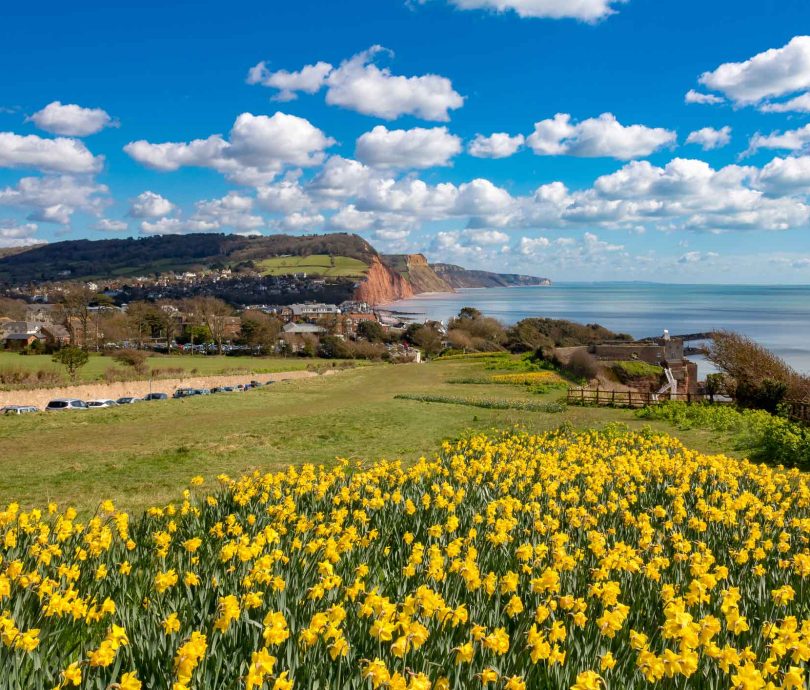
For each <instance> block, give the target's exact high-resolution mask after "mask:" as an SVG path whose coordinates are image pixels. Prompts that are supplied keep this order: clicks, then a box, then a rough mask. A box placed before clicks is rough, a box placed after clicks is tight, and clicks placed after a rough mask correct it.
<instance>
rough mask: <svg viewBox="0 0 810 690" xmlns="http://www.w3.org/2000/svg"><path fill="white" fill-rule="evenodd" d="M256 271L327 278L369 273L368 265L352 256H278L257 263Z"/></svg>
mask: <svg viewBox="0 0 810 690" xmlns="http://www.w3.org/2000/svg"><path fill="white" fill-rule="evenodd" d="M256 269H257V270H259V271H260V272H261V273H262V274H263V275H266V276H282V275H290V274H292V273H306V274H307V275H308V276H323V277H326V278H360V277H362V276H363V275H365V273H366V272H367V271H368V264H366V263H365V262H363V261H360V260H359V259H354V258H352V257H350V256H329V255H328V254H312V255H310V256H277V257H273V258H271V259H262V260H261V261H257V262H256Z"/></svg>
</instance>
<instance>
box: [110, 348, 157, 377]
mask: <svg viewBox="0 0 810 690" xmlns="http://www.w3.org/2000/svg"><path fill="white" fill-rule="evenodd" d="M113 359H115V361H116V362H118V363H119V364H123V365H124V366H126V367H131V368H132V369H134V370H135V371H136V372H138V373H139V374H146V360H147V359H149V354H148V353H146V352H144V351H143V350H119V351H118V352H116V353H115V355H113Z"/></svg>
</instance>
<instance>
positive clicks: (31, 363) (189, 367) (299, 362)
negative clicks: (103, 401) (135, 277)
mask: <svg viewBox="0 0 810 690" xmlns="http://www.w3.org/2000/svg"><path fill="white" fill-rule="evenodd" d="M309 363H311V361H310V362H309ZM307 364H308V362H307V360H303V359H296V358H285V357H228V356H225V355H204V356H203V355H194V356H191V355H171V356H169V355H154V356H152V357H149V358H148V359H147V360H146V366H147V368H148V369H149V370H150V371H152V370H155V369H156V370H158V371H159V370H161V369H183V370H184V371H186V372H189V373H191V372H193V371H194V370H196V372H195V373H196V374H198V375H200V376H216V375H218V374H229V373H232V372H233V373H239V372H244V373H248V374H251V373H255V374H273V373H275V372H278V371H297V370H299V369H306V368H307ZM109 367H117V368H122V365H120V364H118V363H117V362H116V361H115V360H114V359H113V358H112V357H103V356H101V355H96V354H91V355H90V360H89V361H88V363H87V365H86V366H85V367H83V368H82V369H81V370H80V372H79V380H80V382H81V381H98V380H100V379H102V378H103V377H104V372H105V371H106V370H107V369H108V368H109ZM2 369H23V370H26V371H32V372H35V371H38V370H45V371H54V372H63V371H64V369H63V368H62V367H60V365H58V364H56V363H55V362H53V361H52V360H51V356H50V355H20V354H18V353H16V352H8V351H3V352H0V370H2Z"/></svg>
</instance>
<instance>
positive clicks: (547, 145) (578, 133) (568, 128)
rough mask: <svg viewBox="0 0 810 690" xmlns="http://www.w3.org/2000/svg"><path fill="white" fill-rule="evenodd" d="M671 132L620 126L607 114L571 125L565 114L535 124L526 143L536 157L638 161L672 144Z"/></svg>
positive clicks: (569, 118) (673, 139)
mask: <svg viewBox="0 0 810 690" xmlns="http://www.w3.org/2000/svg"><path fill="white" fill-rule="evenodd" d="M676 138H677V137H676V134H675V132H671V131H669V130H667V129H662V128H659V127H646V126H644V125H628V126H624V125H622V124H621V123H620V122H619V121H618V120H617V119H616V117H615V116H614V115H612V114H611V113H603V114H602V115H600V116H599V117H596V118H589V119H587V120H582V121H581V122H577V123H573V122H572V121H571V116H570V115H569V114H567V113H557V114H556V115H555V116H554V117H553V118H550V119H548V120H541V121H540V122H537V123H535V125H534V133H532V134H531V135H530V136H529V137H528V139H527V140H526V142H527V143H528V145H529V146H530V147H531V148H532V150H533V151H534V152H535V153H536V154H537V155H539V156H560V155H567V156H578V157H582V158H597V157H608V158H617V159H619V160H630V159H633V158H641V157H643V156H648V155H649V154H651V153H653V152H654V151H657V150H658V149H660V148H661V147H663V146H667V145H670V144H673V143H675V140H676Z"/></svg>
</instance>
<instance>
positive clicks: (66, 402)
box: [45, 398, 88, 412]
mask: <svg viewBox="0 0 810 690" xmlns="http://www.w3.org/2000/svg"><path fill="white" fill-rule="evenodd" d="M45 409H46V410H48V411H49V412H52V411H54V410H86V409H88V408H87V403H86V402H84V400H77V399H76V398H57V399H56V400H51V401H50V402H49V403H48V404H47V405H46V406H45Z"/></svg>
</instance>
